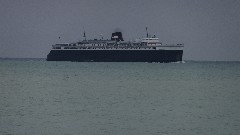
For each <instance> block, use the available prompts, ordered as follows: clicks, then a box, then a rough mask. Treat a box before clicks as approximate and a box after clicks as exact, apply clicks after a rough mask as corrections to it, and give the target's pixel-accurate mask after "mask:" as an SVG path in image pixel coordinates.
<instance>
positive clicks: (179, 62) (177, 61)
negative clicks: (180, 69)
mask: <svg viewBox="0 0 240 135" xmlns="http://www.w3.org/2000/svg"><path fill="white" fill-rule="evenodd" d="M171 63H177V64H178V63H186V62H185V61H177V62H171Z"/></svg>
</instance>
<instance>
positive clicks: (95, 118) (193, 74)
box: [0, 59, 240, 135]
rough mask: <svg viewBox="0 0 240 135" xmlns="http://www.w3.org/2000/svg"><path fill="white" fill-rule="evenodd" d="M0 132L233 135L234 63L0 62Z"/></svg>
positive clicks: (238, 110) (238, 120)
mask: <svg viewBox="0 0 240 135" xmlns="http://www.w3.org/2000/svg"><path fill="white" fill-rule="evenodd" d="M0 134H1V135H12V134H13V135H239V134H240V63H239V62H193V61H187V62H186V63H168V64H166V63H165V64H164V63H78V62H47V61H45V60H42V59H40V60H39V59H16V60H14V59H13V60H12V59H6V60H5V59H2V60H0Z"/></svg>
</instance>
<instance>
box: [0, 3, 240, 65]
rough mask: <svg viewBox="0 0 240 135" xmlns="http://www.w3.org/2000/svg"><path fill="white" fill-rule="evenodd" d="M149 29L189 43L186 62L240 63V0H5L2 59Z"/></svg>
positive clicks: (166, 39) (0, 10)
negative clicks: (84, 32)
mask: <svg viewBox="0 0 240 135" xmlns="http://www.w3.org/2000/svg"><path fill="white" fill-rule="evenodd" d="M146 26H147V27H148V30H149V33H151V34H152V35H153V34H155V35H156V36H157V37H159V38H160V40H161V41H162V42H163V43H184V44H185V48H184V59H187V60H238V61H239V60H240V0H0V46H1V49H0V57H10V58H12V57H14V58H16V57H20V58H39V57H40V58H46V56H47V54H48V53H49V51H50V49H51V44H55V43H58V42H74V41H78V40H82V39H83V29H85V30H86V34H87V38H99V37H100V36H99V34H103V35H104V38H110V36H111V33H112V32H114V31H116V30H121V31H122V32H123V37H124V39H125V40H134V39H135V38H141V37H144V36H146V32H145V27H146ZM59 36H60V37H61V39H60V40H61V41H59V39H58V37H59Z"/></svg>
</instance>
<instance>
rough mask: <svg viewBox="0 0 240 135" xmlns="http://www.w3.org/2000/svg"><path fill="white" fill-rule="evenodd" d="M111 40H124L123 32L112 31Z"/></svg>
mask: <svg viewBox="0 0 240 135" xmlns="http://www.w3.org/2000/svg"><path fill="white" fill-rule="evenodd" d="M111 40H116V41H124V40H123V37H122V32H115V33H112V37H111Z"/></svg>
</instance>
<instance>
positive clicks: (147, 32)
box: [146, 27, 148, 38]
mask: <svg viewBox="0 0 240 135" xmlns="http://www.w3.org/2000/svg"><path fill="white" fill-rule="evenodd" d="M146 32H147V38H148V29H147V27H146Z"/></svg>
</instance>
